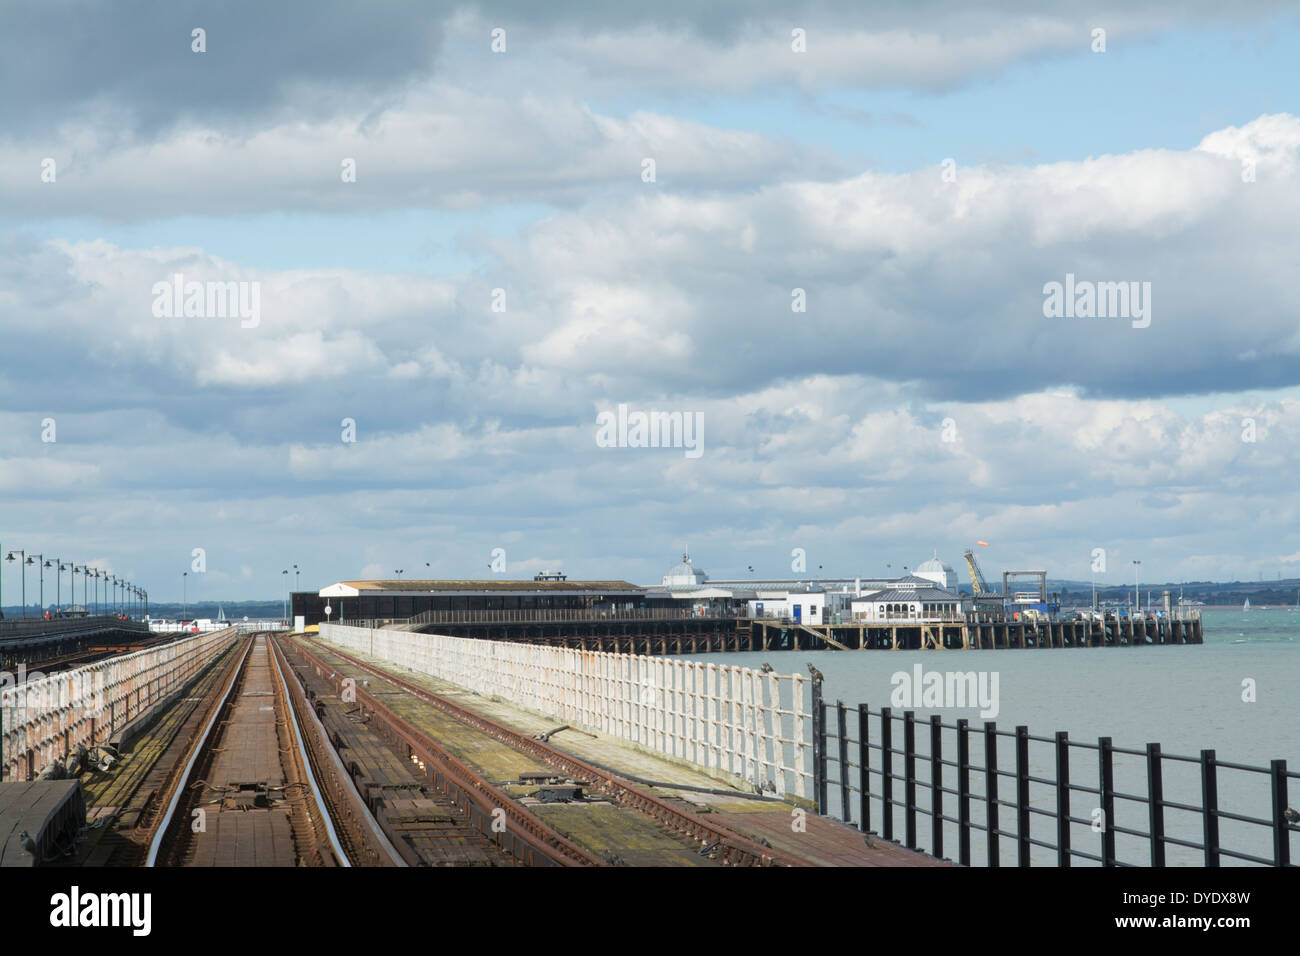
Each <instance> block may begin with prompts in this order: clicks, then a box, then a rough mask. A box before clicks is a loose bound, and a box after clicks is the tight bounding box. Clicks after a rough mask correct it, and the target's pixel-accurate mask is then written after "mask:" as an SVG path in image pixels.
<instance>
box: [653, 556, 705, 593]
mask: <svg viewBox="0 0 1300 956" xmlns="http://www.w3.org/2000/svg"><path fill="white" fill-rule="evenodd" d="M708 579H709V576H708V575H707V574H705V573H704V571H703V569H701V568H697V567H696V566H695V565H693V564H692V563H691V556H690V555H689V554H683V555H682V561H681V563H680V564H674V565H673V566H672V568H671V569H670V570H669V571H668V573H667V574H665V575H664V580H663V583H664V585H665V586H667V585H674V584H676V585H691V584H703V583H704V582H705V581H707V580H708Z"/></svg>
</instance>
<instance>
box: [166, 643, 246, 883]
mask: <svg viewBox="0 0 1300 956" xmlns="http://www.w3.org/2000/svg"><path fill="white" fill-rule="evenodd" d="M252 651H253V641H251V640H250V641H249V642H248V646H247V647H246V648H244V656H243V657H242V658H240V660H239V666H238V667H236V668H235V672H234V673H233V674H231V675H230V683H229V684H228V685H227V686H226V692H225V693H224V694H222V695H221V702H220V703H218V704H217V706H216V707H214V708H213V709H212V716H211V717H209V718H208V723H207V726H205V727H204V728H203V733H202V735H201V736H200V737H199V740H198V743H197V744H195V746H194V750H193V751H192V752H191V753H190V759H189V760H188V761H186V763H185V769H184V770H182V771H181V775H180V777H178V778H177V780H176V789H175V791H174V792H173V793H172V798H171V802H169V803H168V804H167V812H166V813H165V814H164V815H163V818H162V820H160V821H159V822H158V829H157V830H156V831H155V832H154V835H153V839H152V840H151V841H150V842H149V856H148V858H147V859H146V860H145V864H144V865H145V866H157V864H158V850H159V849H160V848H161V847H162V841H163V837H164V836H166V835H167V831H168V830H170V829H171V824H172V814H174V813H175V812H176V806H177V804H179V803H180V801H181V796H182V795H183V794H184V793H185V784H186V783H187V782H188V781H189V779H190V773H191V772H193V770H194V763H195V761H197V760H198V759H199V754H201V753H202V752H203V749H204V747H205V746H206V745H207V742H208V735H209V734H210V733H211V732H212V727H213V725H214V724H216V722H217V718H218V717H219V716H220V715H221V712H222V711H223V710H224V709H225V707H226V701H228V700H229V699H230V693H231V691H233V690H234V689H235V684H237V683H239V675H240V674H242V673H243V671H244V664H246V663H247V662H248V655H249V654H251V653H252Z"/></svg>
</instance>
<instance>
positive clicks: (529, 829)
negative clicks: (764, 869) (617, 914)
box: [293, 641, 609, 866]
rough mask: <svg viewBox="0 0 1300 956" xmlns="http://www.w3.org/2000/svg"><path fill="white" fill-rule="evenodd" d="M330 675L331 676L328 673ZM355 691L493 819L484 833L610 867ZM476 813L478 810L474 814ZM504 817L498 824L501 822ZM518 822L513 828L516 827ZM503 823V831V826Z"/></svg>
mask: <svg viewBox="0 0 1300 956" xmlns="http://www.w3.org/2000/svg"><path fill="white" fill-rule="evenodd" d="M293 646H294V648H295V650H296V651H297V652H298V653H299V654H301V655H302V656H303V658H304V659H305V660H306V661H307V663H308V664H310V665H311V666H312V667H313V668H314V669H315V670H316V671H317V673H318V674H320V675H321V676H322V677H325V679H326V680H328V681H330V683H331V684H333V685H334V686H335V688H336V689H339V690H341V689H342V684H343V680H344V678H343V677H342V675H339V674H338V673H337V668H332V667H331V666H330V665H329V664H327V663H326V662H324V661H322V660H321V659H320V658H318V657H316V655H314V654H312V653H311V652H310V651H309V650H307V649H306V648H305V647H303V646H302V644H300V643H299V642H297V641H294V642H293ZM327 673H328V674H329V676H326V675H327ZM352 690H353V691H354V692H355V694H356V700H357V703H358V704H361V705H362V706H363V707H364V709H366V710H368V711H370V712H371V713H372V714H373V715H374V716H375V717H377V718H379V723H380V724H381V725H382V726H383V727H384V729H385V730H387V731H388V732H389V733H390V735H391V736H392V737H394V738H395V739H399V740H401V741H403V742H404V743H405V744H406V745H407V746H408V747H409V748H410V749H411V752H412V753H413V754H415V756H417V757H419V758H420V760H421V761H423V762H424V763H425V764H426V765H427V766H428V767H430V768H433V769H436V771H437V773H438V774H439V775H441V777H442V778H443V782H444V783H445V784H446V786H445V787H444V789H446V791H447V792H448V793H449V795H450V796H451V797H452V799H453V800H455V801H456V802H457V804H459V805H460V806H461V807H462V809H465V810H466V811H467V812H469V815H470V817H471V819H474V818H475V817H476V816H477V817H478V821H479V829H480V830H481V831H482V829H483V823H485V822H487V821H491V823H492V824H493V825H492V826H490V827H489V829H488V831H486V832H485V835H489V836H490V837H491V839H493V840H495V841H496V842H498V843H499V844H501V845H502V847H503V848H504V849H507V850H510V851H511V852H513V853H514V855H515V856H516V857H518V858H520V859H522V860H524V862H526V863H529V864H532V865H536V864H537V863H538V862H540V861H539V860H538V859H536V857H540V858H541V859H542V860H544V861H547V862H550V863H554V864H558V865H560V866H608V865H609V864H608V863H607V862H606V861H605V860H603V859H601V858H600V857H598V856H596V855H594V854H593V853H591V852H590V851H589V850H586V849H584V848H583V847H580V846H578V845H577V844H576V843H574V842H573V841H571V840H569V839H568V838H567V837H565V836H564V835H562V834H561V833H559V832H558V831H556V830H555V829H554V828H552V827H551V826H549V825H548V824H547V823H546V822H545V821H543V820H542V819H541V818H540V817H538V816H537V815H536V814H534V813H532V812H530V811H529V810H527V809H525V808H524V807H523V806H521V805H520V804H519V803H518V802H517V801H515V800H513V799H511V798H510V797H509V796H507V795H506V794H505V793H503V792H502V791H501V790H499V789H498V788H497V787H495V786H493V785H492V784H491V783H489V782H488V781H487V780H486V779H484V778H483V777H482V776H480V775H479V774H478V773H477V772H475V771H474V770H472V769H471V768H470V767H469V766H467V765H466V764H465V763H463V762H462V761H461V760H459V759H458V758H457V757H455V756H454V755H453V754H452V753H451V752H450V751H448V750H446V749H445V748H444V747H442V746H441V745H440V744H438V743H437V742H436V741H435V740H433V738H431V737H430V736H429V735H428V734H426V733H425V732H424V731H422V730H420V729H419V728H417V727H414V726H412V725H411V724H410V723H409V722H407V721H406V720H405V719H403V718H402V717H400V716H399V715H398V714H397V713H396V712H394V711H393V710H392V709H391V708H390V707H388V706H387V705H385V704H384V703H382V702H381V701H380V700H378V698H376V697H375V696H374V695H372V694H370V693H368V692H367V691H366V690H364V689H363V688H360V687H354V688H352ZM475 811H477V813H475ZM498 821H499V822H498ZM511 824H513V828H512V827H511ZM498 826H501V827H502V828H503V829H498ZM507 835H509V836H511V837H513V838H515V839H517V840H518V841H519V842H520V843H522V844H523V847H522V848H521V849H522V850H523V852H522V853H520V852H517V851H515V849H514V848H512V847H509V846H506V842H507V841H506V840H505V839H504V838H505V837H506V836H507Z"/></svg>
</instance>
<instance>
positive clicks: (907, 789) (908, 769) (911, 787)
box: [903, 710, 916, 850]
mask: <svg viewBox="0 0 1300 956" xmlns="http://www.w3.org/2000/svg"><path fill="white" fill-rule="evenodd" d="M903 833H904V836H905V840H904V844H905V845H906V847H907V848H908V849H909V850H915V849H916V712H915V711H911V710H908V711H904V712H903Z"/></svg>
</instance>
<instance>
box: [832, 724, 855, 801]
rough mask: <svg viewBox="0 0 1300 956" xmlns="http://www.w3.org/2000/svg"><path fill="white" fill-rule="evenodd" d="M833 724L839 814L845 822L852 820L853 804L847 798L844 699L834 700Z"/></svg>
mask: <svg viewBox="0 0 1300 956" xmlns="http://www.w3.org/2000/svg"><path fill="white" fill-rule="evenodd" d="M835 725H836V730H838V731H839V735H840V774H839V776H840V816H841V817H843V818H844V822H845V823H852V822H853V805H852V802H851V801H850V800H849V729H848V713H847V711H845V709H844V701H842V700H837V701H836V702H835Z"/></svg>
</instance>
